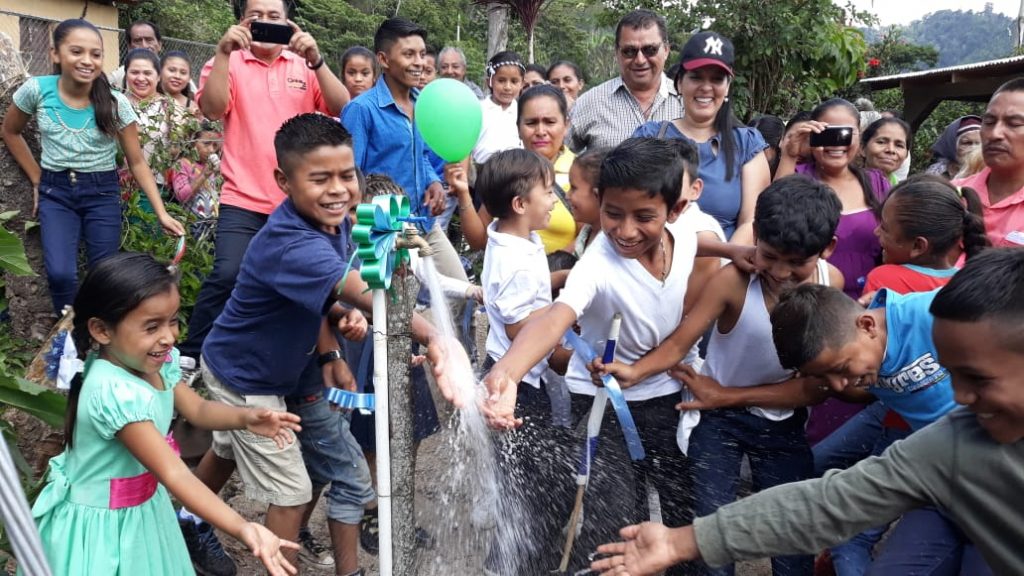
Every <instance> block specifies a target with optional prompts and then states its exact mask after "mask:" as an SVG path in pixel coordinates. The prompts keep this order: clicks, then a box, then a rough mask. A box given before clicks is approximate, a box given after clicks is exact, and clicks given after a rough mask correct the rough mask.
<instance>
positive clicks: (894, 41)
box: [867, 26, 939, 77]
mask: <svg viewBox="0 0 1024 576" xmlns="http://www.w3.org/2000/svg"><path fill="white" fill-rule="evenodd" d="M938 61H939V51H938V50H936V49H935V47H934V46H930V45H924V44H914V43H912V42H909V41H907V39H906V38H905V34H904V29H903V28H900V27H899V26H890V27H888V28H886V29H885V30H883V31H882V32H881V34H878V35H877V39H876V40H874V41H873V42H872V43H871V46H870V47H869V48H868V71H867V76H868V77H875V76H888V75H890V74H902V73H904V72H916V71H918V70H927V69H929V68H934V67H935V65H936V64H937V63H938Z"/></svg>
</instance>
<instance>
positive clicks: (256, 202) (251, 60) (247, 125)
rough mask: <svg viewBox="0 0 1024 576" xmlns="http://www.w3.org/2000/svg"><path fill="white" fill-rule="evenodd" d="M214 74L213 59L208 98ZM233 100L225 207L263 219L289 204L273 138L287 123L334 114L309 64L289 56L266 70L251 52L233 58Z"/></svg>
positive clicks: (227, 117) (227, 123) (224, 170)
mask: <svg viewBox="0 0 1024 576" xmlns="http://www.w3.org/2000/svg"><path fill="white" fill-rule="evenodd" d="M212 69H213V59H212V58H211V59H210V60H209V62H207V63H206V66H203V73H202V75H201V76H200V78H199V93H198V94H197V95H196V100H197V101H198V100H200V99H201V98H202V96H203V90H205V89H206V79H207V78H208V77H209V76H210V71H211V70H212ZM228 90H229V92H230V98H229V100H228V108H227V110H226V111H225V112H224V157H223V159H222V161H221V164H220V169H221V175H222V176H223V177H224V185H223V186H222V187H221V193H220V202H221V204H227V205H229V206H236V207H238V208H244V209H246V210H250V211H252V212H259V213H260V214H270V213H271V212H273V211H274V208H277V205H278V204H280V203H281V202H282V201H283V200H284V192H282V191H281V189H280V188H278V187H277V182H276V181H275V180H274V168H275V167H276V166H277V155H276V154H275V152H274V135H275V134H276V133H277V129H278V128H280V127H281V124H283V123H284V121H285V120H287V119H289V118H291V117H292V116H296V115H298V114H304V113H309V112H317V111H319V112H323V113H324V114H330V111H329V110H328V109H327V104H326V103H325V102H324V97H323V94H322V93H321V92H320V82H319V81H317V79H316V72H314V71H312V70H310V69H309V68H308V67H306V60H305V59H304V58H303V57H302V56H299V55H298V54H295V53H294V52H291V51H288V50H282V51H281V54H280V55H279V56H278V57H277V59H276V60H274V61H273V62H272V63H270V64H267V63H266V62H264V61H262V60H260V59H259V58H257V57H256V56H253V54H252V52H250V51H248V50H236V51H234V52H232V53H231V58H230V60H229V64H228Z"/></svg>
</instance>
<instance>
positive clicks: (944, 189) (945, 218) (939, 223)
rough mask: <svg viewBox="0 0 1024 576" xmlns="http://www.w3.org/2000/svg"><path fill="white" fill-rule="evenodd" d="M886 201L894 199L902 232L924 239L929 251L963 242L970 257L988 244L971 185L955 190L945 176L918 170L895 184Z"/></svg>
mask: <svg viewBox="0 0 1024 576" xmlns="http://www.w3.org/2000/svg"><path fill="white" fill-rule="evenodd" d="M889 202H896V204H895V205H894V208H893V217H894V219H895V220H896V223H897V224H898V226H899V228H900V230H901V231H902V235H903V236H904V237H905V238H907V239H912V238H917V237H919V236H920V237H922V238H924V239H926V240H927V241H928V246H929V251H930V252H931V253H932V254H935V255H940V254H946V253H948V252H949V251H950V250H953V249H954V248H957V247H959V246H963V248H964V252H966V254H967V257H968V258H969V257H971V256H974V255H975V254H977V253H978V252H980V251H981V250H982V249H983V248H985V247H987V246H988V245H989V242H988V237H987V236H986V235H985V222H984V220H982V217H981V200H979V199H978V195H977V194H976V193H975V192H974V190H972V189H970V188H961V189H959V190H958V189H957V188H954V187H953V186H952V185H951V184H950V183H949V181H948V180H946V179H945V178H942V177H940V176H934V175H931V174H918V175H916V176H911V177H910V178H907V179H906V180H904V181H903V182H900V183H899V184H898V185H896V187H894V188H893V189H892V192H890V193H889V198H888V199H886V203H889ZM965 202H966V206H965V204H964V203H965Z"/></svg>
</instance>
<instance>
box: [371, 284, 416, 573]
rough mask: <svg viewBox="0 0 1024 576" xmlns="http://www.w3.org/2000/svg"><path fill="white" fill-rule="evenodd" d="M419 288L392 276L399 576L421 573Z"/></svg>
mask: <svg viewBox="0 0 1024 576" xmlns="http://www.w3.org/2000/svg"><path fill="white" fill-rule="evenodd" d="M418 292H419V282H417V281H416V278H415V277H413V276H412V274H395V275H394V277H392V284H391V291H390V292H389V294H388V318H387V327H388V331H387V333H388V388H389V390H390V394H389V395H388V399H389V404H390V406H389V412H390V415H391V503H392V505H391V518H392V520H391V529H392V550H393V558H394V569H393V574H394V576H413V575H414V574H415V573H416V571H415V565H416V510H415V506H414V497H415V493H416V481H415V474H416V451H415V450H416V448H415V443H414V439H413V402H412V398H413V395H412V380H411V379H410V378H409V359H410V358H411V354H412V336H411V334H412V332H411V328H410V325H411V322H412V312H413V306H414V305H415V304H416V294H417V293H418ZM375 321H379V320H376V319H375ZM379 417H380V415H378V418H379Z"/></svg>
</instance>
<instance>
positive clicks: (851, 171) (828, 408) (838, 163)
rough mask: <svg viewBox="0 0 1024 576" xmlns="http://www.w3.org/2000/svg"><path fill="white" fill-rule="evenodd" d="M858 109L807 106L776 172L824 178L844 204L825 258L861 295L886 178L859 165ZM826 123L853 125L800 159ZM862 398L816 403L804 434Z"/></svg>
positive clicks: (826, 429) (850, 410)
mask: <svg viewBox="0 0 1024 576" xmlns="http://www.w3.org/2000/svg"><path fill="white" fill-rule="evenodd" d="M859 125H860V114H859V113H858V112H857V109H856V108H855V107H854V106H853V104H850V103H849V102H847V101H846V100H843V99H842V98H834V99H832V100H828V101H826V102H822V103H821V104H819V105H818V107H817V108H815V109H814V110H812V111H811V119H810V120H809V121H807V122H803V123H800V124H798V125H797V126H796V127H794V128H793V129H792V130H790V131H789V132H787V133H786V136H785V139H784V141H783V147H782V160H781V161H780V162H779V169H778V171H777V172H776V175H775V177H776V178H782V177H783V176H788V175H790V174H793V173H794V172H795V173H797V174H805V175H807V176H809V177H811V178H814V179H816V180H819V181H821V182H824V183H825V184H828V185H829V186H830V187H831V188H832V189H833V190H835V192H836V195H837V196H839V200H840V202H841V203H842V205H843V213H842V215H841V216H840V217H839V226H838V227H837V228H836V240H837V242H836V249H835V251H834V252H833V253H832V256H831V257H830V258H829V259H828V261H829V262H830V263H831V264H832V265H834V266H835V267H836V268H838V269H839V271H840V272H842V273H843V278H844V279H845V286H844V287H843V291H844V292H846V294H848V295H849V296H850V297H851V298H859V297H860V296H861V292H862V291H863V288H864V283H865V281H866V279H867V275H868V272H870V271H871V270H872V269H873V268H874V267H875V266H877V265H878V264H880V263H881V259H882V245H881V244H879V243H878V238H877V237H876V236H875V228H876V227H877V226H878V222H879V216H880V214H881V207H882V200H884V199H885V196H886V195H887V194H888V193H889V181H888V180H887V179H886V177H885V175H884V174H883V173H882V172H880V171H878V170H875V169H873V168H868V169H861V168H860V167H858V166H857V163H856V158H857V153H858V152H859V150H860V136H859V134H858V131H859V129H858V126H859ZM828 126H851V127H852V134H851V142H850V145H849V146H824V147H817V148H810V150H811V160H810V161H809V162H806V163H798V162H800V159H799V154H800V149H801V148H803V149H804V150H807V149H808V146H809V140H810V134H811V133H812V132H815V133H817V132H821V131H822V130H824V129H825V128H826V127H828ZM863 407H864V405H863V404H851V403H847V402H843V401H841V400H839V399H836V398H830V399H828V400H826V401H825V402H824V403H822V404H820V405H818V406H816V407H815V408H814V410H813V411H812V412H811V415H810V417H809V418H808V419H807V439H808V441H809V442H810V443H811V445H812V446H813V445H814V444H815V443H817V442H818V441H819V440H821V439H822V438H824V437H825V436H828V435H829V434H830V433H832V431H834V430H835V429H837V428H838V427H839V426H841V425H842V424H843V422H846V420H848V419H849V418H850V417H852V416H853V415H854V414H856V413H857V412H859V411H860V410H861V409H862V408H863Z"/></svg>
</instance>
